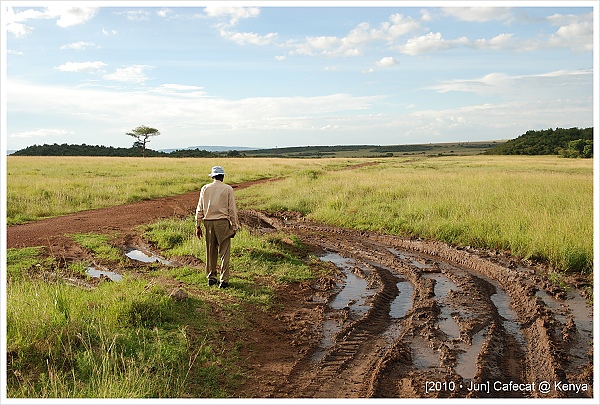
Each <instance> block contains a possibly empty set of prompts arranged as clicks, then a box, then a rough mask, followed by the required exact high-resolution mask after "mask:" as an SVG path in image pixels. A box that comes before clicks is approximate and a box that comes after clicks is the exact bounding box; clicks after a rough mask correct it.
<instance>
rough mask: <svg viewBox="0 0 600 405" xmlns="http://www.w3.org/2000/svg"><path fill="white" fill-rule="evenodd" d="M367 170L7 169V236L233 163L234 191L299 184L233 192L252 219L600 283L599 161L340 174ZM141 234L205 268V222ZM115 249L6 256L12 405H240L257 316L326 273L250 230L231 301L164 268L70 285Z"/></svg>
mask: <svg viewBox="0 0 600 405" xmlns="http://www.w3.org/2000/svg"><path fill="white" fill-rule="evenodd" d="M367 161H374V160H373V159H371V160H357V159H310V160H309V159H254V158H253V159H226V160H224V159H222V160H218V161H217V160H211V159H181V160H172V159H143V160H142V159H128V158H33V157H32V158H17V157H9V158H8V160H7V163H8V176H7V193H8V199H7V208H8V211H9V214H10V216H9V218H8V221H9V223H17V222H19V221H22V220H25V219H27V220H33V219H36V218H40V217H44V216H50V215H59V214H61V213H67V212H72V211H77V210H80V209H87V208H94V207H98V206H108V205H117V204H123V203H127V202H132V201H136V200H138V199H143V198H153V197H159V196H162V195H169V194H177V193H182V192H185V191H190V190H197V189H199V187H200V186H201V185H202V184H204V183H205V182H206V181H207V180H209V179H208V176H207V174H208V172H209V170H210V167H211V166H212V165H214V164H222V165H223V166H224V167H225V169H226V171H227V172H228V173H229V174H230V176H229V177H228V178H227V181H228V182H230V183H237V182H243V181H248V180H255V179H258V178H265V177H286V178H285V179H284V180H281V181H278V182H271V183H268V184H265V185H257V186H254V187H251V188H246V189H243V190H238V191H236V197H237V199H238V205H239V207H240V208H242V209H243V208H253V209H265V210H272V211H277V210H292V211H300V212H302V213H303V214H304V215H306V216H307V217H308V218H311V219H314V220H317V221H323V222H327V223H330V224H333V225H337V226H344V227H353V228H358V229H369V230H375V231H380V232H388V233H392V234H399V235H405V236H413V237H417V236H418V237H425V238H435V239H438V240H443V241H446V242H448V243H453V244H458V245H471V246H480V247H487V248H490V249H501V250H509V251H511V252H513V253H514V254H515V255H519V256H522V257H524V258H531V259H537V260H542V261H547V262H549V263H551V264H552V265H554V266H555V267H556V269H557V270H560V271H566V272H568V271H571V272H582V273H587V274H590V273H591V271H592V262H593V166H592V164H593V162H592V161H591V160H573V159H561V158H558V157H506V156H485V157H484V156H463V157H435V158H433V157H416V156H411V157H403V158H387V159H377V162H378V164H377V165H372V166H365V167H361V168H359V169H354V170H336V169H341V168H343V167H345V166H348V165H351V164H358V163H364V162H367ZM84 197H85V198H84ZM50 207H51V208H50ZM139 232H141V233H142V234H143V236H144V237H145V238H147V239H148V240H150V241H152V242H153V243H154V244H155V245H156V246H157V247H158V248H160V250H161V252H162V253H163V254H164V255H165V256H167V257H170V256H188V255H189V256H194V257H198V258H200V259H203V255H204V246H203V241H201V240H198V239H196V238H195V237H194V235H193V234H194V219H193V218H192V217H190V218H184V219H177V218H172V219H165V220H163V221H160V222H158V223H153V224H148V225H147V226H145V227H143V229H141V230H140V231H139ZM112 237H113V235H95V234H80V235H72V238H73V241H74V243H77V244H79V245H81V247H82V248H83V249H85V250H87V251H89V252H90V255H91V258H87V259H86V260H83V259H82V260H81V261H79V262H72V263H71V262H69V263H65V262H64V261H63V260H62V259H61V258H59V257H52V256H51V255H50V256H49V255H47V254H45V253H44V251H43V249H40V248H26V249H8V251H7V263H6V264H7V267H6V291H7V294H6V297H7V301H6V304H7V305H6V309H5V311H6V320H7V328H6V341H7V358H8V368H7V375H8V378H7V396H8V397H10V398H19V397H23V398H182V397H194V398H203V397H210V398H214V397H231V396H235V392H236V391H235V390H236V388H238V387H239V386H240V385H241V384H242V383H243V382H244V379H245V378H246V377H245V372H246V370H245V369H244V361H243V359H242V358H241V348H242V347H243V343H242V342H243V333H244V331H245V330H246V329H247V328H248V324H249V319H251V317H252V316H253V312H252V311H263V310H264V311H267V310H269V309H271V308H273V306H274V305H276V303H275V301H274V297H275V290H276V288H278V287H279V286H282V285H285V284H286V283H290V282H299V281H305V280H312V279H315V278H318V277H321V276H322V275H323V273H324V272H325V271H326V270H325V268H324V267H323V266H320V265H319V263H317V262H318V260H315V259H312V260H313V262H312V263H307V262H306V256H305V252H303V247H302V246H301V245H300V244H299V243H297V242H296V240H295V239H294V236H293V235H286V234H281V233H276V234H268V235H263V236H258V235H253V234H251V233H250V232H249V230H247V229H242V230H241V231H240V232H239V233H238V235H236V239H235V243H234V244H233V245H232V258H231V266H232V278H231V282H232V284H233V285H234V286H235V288H233V289H230V290H224V291H220V290H216V291H215V290H214V289H213V290H210V291H209V289H208V287H207V286H206V285H205V284H206V282H205V281H206V280H205V278H204V276H203V274H201V272H199V271H198V269H195V268H193V267H191V266H179V267H167V266H164V265H160V264H158V263H156V264H153V265H152V266H151V268H150V269H149V270H147V271H146V272H145V273H144V274H143V277H141V278H140V277H134V276H129V275H127V273H126V272H125V278H124V280H123V281H122V282H119V283H100V284H99V285H98V286H97V287H96V288H92V289H85V288H78V287H74V286H72V285H70V284H69V283H68V282H67V281H65V280H68V279H70V278H72V276H77V277H79V278H82V277H85V269H86V267H87V266H89V265H90V262H92V261H93V262H94V263H96V262H101V263H103V264H104V265H106V266H107V267H108V268H121V267H122V266H123V265H124V264H123V256H122V252H119V251H118V249H116V248H115V246H114V245H113V243H112ZM300 257H302V258H303V260H301V259H300ZM309 260H310V259H309ZM309 264H310V265H309ZM180 283H181V284H180ZM173 285H184V286H185V287H186V289H187V290H188V291H189V292H190V298H188V299H187V300H186V301H177V300H175V299H173V298H172V297H171V296H170V291H171V287H172V286H173ZM250 308H251V310H250ZM224 335H226V336H227V337H228V338H227V339H224V338H223V336H224Z"/></svg>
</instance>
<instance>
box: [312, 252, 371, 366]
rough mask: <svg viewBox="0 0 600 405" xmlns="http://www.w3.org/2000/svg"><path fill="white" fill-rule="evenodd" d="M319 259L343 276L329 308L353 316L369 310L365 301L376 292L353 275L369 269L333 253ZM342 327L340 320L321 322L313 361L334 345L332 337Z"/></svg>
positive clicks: (365, 282) (363, 280)
mask: <svg viewBox="0 0 600 405" xmlns="http://www.w3.org/2000/svg"><path fill="white" fill-rule="evenodd" d="M319 259H321V260H322V261H324V262H331V263H333V264H335V266H336V267H337V268H338V269H340V270H341V271H342V273H343V274H344V276H345V278H344V280H343V281H342V282H341V283H340V284H338V287H340V288H341V289H340V291H339V292H338V293H337V294H336V296H335V298H334V299H333V301H331V302H330V303H329V308H331V309H335V310H344V309H348V310H349V311H350V312H351V313H354V314H364V313H366V312H367V311H368V310H369V309H370V308H371V307H370V305H368V304H367V299H368V298H370V297H372V296H373V295H374V294H375V293H376V291H375V290H371V289H369V288H368V285H367V284H368V283H367V280H365V279H364V278H362V277H359V276H357V275H356V274H354V270H356V269H357V268H359V269H361V270H363V271H369V269H368V268H363V267H359V266H358V265H357V263H356V261H355V260H354V259H351V258H346V257H342V256H340V255H339V254H337V253H333V252H329V253H327V254H325V255H324V256H321V257H319ZM338 314H339V313H338ZM331 316H334V317H335V316H336V315H335V313H334V314H331ZM342 326H343V321H341V320H340V319H335V318H334V319H326V320H325V321H324V322H323V329H322V332H323V333H322V338H321V343H320V345H319V348H318V349H317V350H316V351H315V353H314V354H313V356H312V359H313V361H319V360H321V358H322V357H323V356H324V355H325V353H326V352H327V350H328V349H329V348H331V347H332V346H333V345H334V336H335V335H336V334H337V333H338V332H339V331H340V329H341V328H342Z"/></svg>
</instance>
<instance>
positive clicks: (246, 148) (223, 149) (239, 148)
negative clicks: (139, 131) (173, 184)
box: [160, 146, 256, 153]
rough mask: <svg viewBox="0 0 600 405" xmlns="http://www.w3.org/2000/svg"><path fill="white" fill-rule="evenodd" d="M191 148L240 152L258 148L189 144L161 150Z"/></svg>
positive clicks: (172, 150)
mask: <svg viewBox="0 0 600 405" xmlns="http://www.w3.org/2000/svg"><path fill="white" fill-rule="evenodd" d="M190 149H198V150H205V151H208V152H229V151H233V150H237V151H240V152H243V151H246V150H254V149H256V148H249V147H246V146H188V147H187V148H177V149H160V151H161V152H166V153H172V152H175V151H178V150H190Z"/></svg>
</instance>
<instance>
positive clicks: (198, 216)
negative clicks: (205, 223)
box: [196, 187, 204, 239]
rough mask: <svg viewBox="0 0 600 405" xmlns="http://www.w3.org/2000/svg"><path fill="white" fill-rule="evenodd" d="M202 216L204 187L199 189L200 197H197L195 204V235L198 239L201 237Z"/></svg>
mask: <svg viewBox="0 0 600 405" xmlns="http://www.w3.org/2000/svg"><path fill="white" fill-rule="evenodd" d="M203 218H204V187H202V189H201V190H200V198H199V199H198V205H197V206H196V236H197V237H198V239H200V238H201V237H202V224H201V223H200V222H201V221H202V219H203Z"/></svg>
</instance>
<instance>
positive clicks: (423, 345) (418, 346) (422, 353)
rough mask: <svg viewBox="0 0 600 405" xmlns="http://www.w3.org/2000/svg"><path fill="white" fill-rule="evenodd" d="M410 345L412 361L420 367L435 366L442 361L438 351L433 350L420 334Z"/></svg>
mask: <svg viewBox="0 0 600 405" xmlns="http://www.w3.org/2000/svg"><path fill="white" fill-rule="evenodd" d="M410 347H411V349H412V362H413V364H414V365H415V366H417V367H419V368H434V367H437V366H438V365H439V363H440V359H439V356H438V354H437V353H435V352H434V351H433V349H431V348H430V347H429V345H428V344H427V342H426V341H425V339H423V338H422V337H420V336H416V337H415V338H413V339H412V341H411V344H410Z"/></svg>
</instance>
